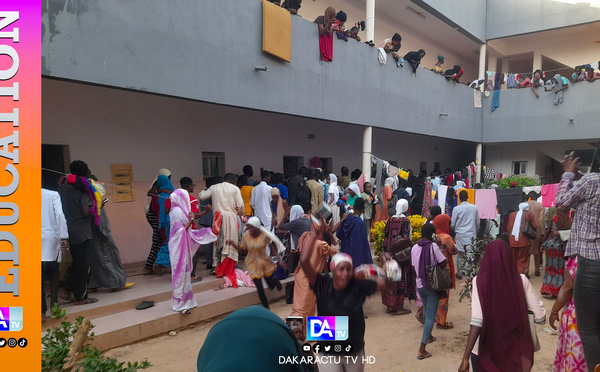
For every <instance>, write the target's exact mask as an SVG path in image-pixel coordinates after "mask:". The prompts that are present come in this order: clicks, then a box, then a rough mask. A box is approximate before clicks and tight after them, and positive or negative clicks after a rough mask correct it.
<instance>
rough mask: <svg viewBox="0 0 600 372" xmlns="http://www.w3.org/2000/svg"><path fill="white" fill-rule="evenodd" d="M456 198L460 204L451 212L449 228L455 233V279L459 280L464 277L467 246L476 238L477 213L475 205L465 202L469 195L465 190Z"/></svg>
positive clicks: (477, 228) (477, 226)
mask: <svg viewBox="0 0 600 372" xmlns="http://www.w3.org/2000/svg"><path fill="white" fill-rule="evenodd" d="M458 198H459V199H460V204H459V205H457V206H456V207H454V209H453V210H452V224H451V226H452V228H453V229H454V231H455V232H456V238H455V242H456V248H457V249H458V256H457V258H456V260H457V263H458V269H457V270H456V278H457V279H459V280H460V279H462V276H463V275H464V269H465V260H466V258H467V246H469V245H470V244H471V242H472V241H473V239H475V238H477V231H478V230H479V211H478V210H477V207H476V206H475V205H473V204H471V203H469V202H468V201H467V200H468V199H469V194H468V193H467V192H466V191H465V190H462V191H461V192H460V194H459V195H458Z"/></svg>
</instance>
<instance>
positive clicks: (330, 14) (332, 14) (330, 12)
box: [324, 6, 335, 20]
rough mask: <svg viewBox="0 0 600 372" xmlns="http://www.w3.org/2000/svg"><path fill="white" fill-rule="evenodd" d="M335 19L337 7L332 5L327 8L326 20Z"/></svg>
mask: <svg viewBox="0 0 600 372" xmlns="http://www.w3.org/2000/svg"><path fill="white" fill-rule="evenodd" d="M328 19H335V8H334V7H332V6H330V7H327V9H325V17H324V20H328Z"/></svg>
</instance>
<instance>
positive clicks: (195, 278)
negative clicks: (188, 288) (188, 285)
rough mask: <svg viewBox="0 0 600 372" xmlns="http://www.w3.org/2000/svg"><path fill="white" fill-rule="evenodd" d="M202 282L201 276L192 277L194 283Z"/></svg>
mask: <svg viewBox="0 0 600 372" xmlns="http://www.w3.org/2000/svg"><path fill="white" fill-rule="evenodd" d="M201 280H202V277H201V276H198V275H193V276H192V283H196V282H199V281H201Z"/></svg>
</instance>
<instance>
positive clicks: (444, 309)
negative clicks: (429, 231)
mask: <svg viewBox="0 0 600 372" xmlns="http://www.w3.org/2000/svg"><path fill="white" fill-rule="evenodd" d="M438 208H439V207H438ZM451 222H452V219H451V218H450V216H448V215H447V214H440V215H438V216H436V217H435V218H434V219H433V225H434V226H435V233H436V234H437V237H438V238H439V244H440V248H441V250H442V253H443V254H444V256H445V257H446V261H447V262H448V270H450V276H451V277H452V284H453V285H454V288H456V280H455V278H454V276H455V275H456V270H455V268H454V259H453V258H452V256H453V255H455V254H457V253H458V250H457V249H456V246H455V245H454V239H452V237H451V236H450V223H451ZM449 298H450V291H449V290H448V291H446V296H445V298H440V303H439V305H438V311H437V316H436V317H435V322H436V323H437V326H436V327H437V328H438V329H451V328H454V324H452V322H448V321H446V318H447V316H448V307H449V305H448V300H449Z"/></svg>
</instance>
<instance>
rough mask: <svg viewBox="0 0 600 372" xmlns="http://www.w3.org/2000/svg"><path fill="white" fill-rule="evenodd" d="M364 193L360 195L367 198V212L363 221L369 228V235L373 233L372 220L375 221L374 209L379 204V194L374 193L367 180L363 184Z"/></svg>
mask: <svg viewBox="0 0 600 372" xmlns="http://www.w3.org/2000/svg"><path fill="white" fill-rule="evenodd" d="M363 190H364V191H363V193H362V194H360V196H361V197H362V198H363V199H365V212H364V213H363V221H365V228H366V229H367V237H368V236H370V234H371V222H372V221H373V215H374V214H373V209H374V208H375V205H376V204H377V195H375V194H373V192H372V191H373V190H372V186H371V183H370V182H365V183H364V185H363Z"/></svg>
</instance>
